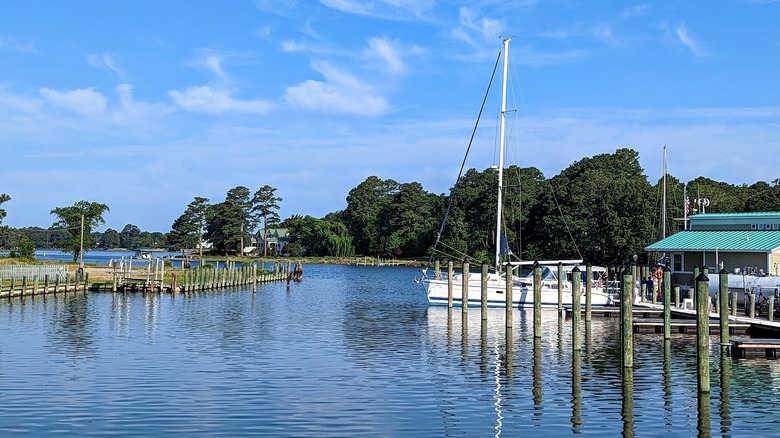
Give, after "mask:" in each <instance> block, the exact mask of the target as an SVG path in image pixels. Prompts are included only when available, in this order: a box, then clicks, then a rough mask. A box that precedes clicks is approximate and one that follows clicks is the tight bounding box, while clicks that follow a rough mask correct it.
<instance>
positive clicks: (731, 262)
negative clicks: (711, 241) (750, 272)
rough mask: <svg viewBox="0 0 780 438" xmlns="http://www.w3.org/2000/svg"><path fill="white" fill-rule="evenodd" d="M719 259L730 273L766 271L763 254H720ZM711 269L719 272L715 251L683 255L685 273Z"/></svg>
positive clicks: (779, 258)
mask: <svg viewBox="0 0 780 438" xmlns="http://www.w3.org/2000/svg"><path fill="white" fill-rule="evenodd" d="M777 257H778V259H777V261H778V266H780V254H778V255H777ZM718 259H720V260H721V261H723V268H724V269H725V270H726V271H728V272H733V271H734V268H744V267H757V268H759V269H763V270H764V271H766V270H767V269H768V266H767V254H766V253H763V252H718ZM705 264H706V266H707V267H708V268H710V271H711V272H717V271H718V268H717V260H716V259H715V251H706V252H703V251H694V252H685V253H683V271H684V272H693V267H694V266H698V267H699V268H702V267H703V266H704V265H705Z"/></svg>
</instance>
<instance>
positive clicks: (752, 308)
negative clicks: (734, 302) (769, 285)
mask: <svg viewBox="0 0 780 438" xmlns="http://www.w3.org/2000/svg"><path fill="white" fill-rule="evenodd" d="M745 305H746V306H748V317H750V318H755V317H756V296H755V294H753V292H748V293H746V294H745Z"/></svg>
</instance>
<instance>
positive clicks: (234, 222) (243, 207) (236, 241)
mask: <svg viewBox="0 0 780 438" xmlns="http://www.w3.org/2000/svg"><path fill="white" fill-rule="evenodd" d="M251 206H252V205H251V202H250V191H249V189H248V188H246V187H244V186H239V187H235V188H232V189H230V190H229V191H228V193H227V196H226V198H225V201H224V202H221V203H219V204H214V205H212V206H211V207H210V208H209V209H208V212H207V217H206V238H208V240H209V241H210V242H211V243H212V244H213V245H214V248H216V249H217V250H218V251H220V252H224V253H227V252H228V251H229V250H230V248H238V254H243V249H244V238H245V237H248V236H249V235H248V233H247V230H248V229H251V228H253V227H254V226H256V224H255V221H254V219H253V218H252V216H251V214H250V213H251Z"/></svg>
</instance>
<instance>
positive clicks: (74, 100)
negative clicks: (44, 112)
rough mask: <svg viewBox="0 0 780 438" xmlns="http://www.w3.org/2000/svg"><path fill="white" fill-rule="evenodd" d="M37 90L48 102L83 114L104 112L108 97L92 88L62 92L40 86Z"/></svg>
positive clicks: (92, 114) (96, 114) (93, 114)
mask: <svg viewBox="0 0 780 438" xmlns="http://www.w3.org/2000/svg"><path fill="white" fill-rule="evenodd" d="M39 92H40V94H41V96H43V98H44V99H46V100H47V101H48V102H49V103H51V104H54V105H56V106H60V107H63V108H66V109H69V110H71V111H74V112H76V113H79V114H81V115H85V116H98V115H101V114H104V113H105V112H106V106H107V105H108V99H107V98H106V97H105V96H103V95H102V94H100V93H98V92H97V91H95V89H93V88H79V89H76V90H71V91H64V92H63V91H57V90H52V89H51V88H41V89H40V90H39Z"/></svg>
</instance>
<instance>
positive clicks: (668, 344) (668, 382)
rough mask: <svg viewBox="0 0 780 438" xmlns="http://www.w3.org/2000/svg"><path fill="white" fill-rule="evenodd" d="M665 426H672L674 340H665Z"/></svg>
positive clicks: (667, 428) (667, 427)
mask: <svg viewBox="0 0 780 438" xmlns="http://www.w3.org/2000/svg"><path fill="white" fill-rule="evenodd" d="M663 367H664V379H663V380H664V384H663V389H664V425H665V426H666V430H670V429H669V428H670V427H671V426H672V414H673V412H672V400H673V398H672V340H671V339H664V364H663Z"/></svg>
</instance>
